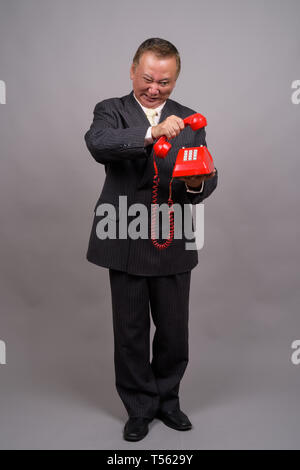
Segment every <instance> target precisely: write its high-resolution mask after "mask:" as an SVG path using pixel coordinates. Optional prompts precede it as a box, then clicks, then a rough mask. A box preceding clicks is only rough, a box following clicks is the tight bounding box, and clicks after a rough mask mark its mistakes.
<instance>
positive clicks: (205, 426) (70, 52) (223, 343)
mask: <svg viewBox="0 0 300 470" xmlns="http://www.w3.org/2000/svg"><path fill="white" fill-rule="evenodd" d="M299 15H300V2H299V0H288V1H283V0H265V1H258V0H257V1H253V0H252V1H251V2H250V1H248V0H247V1H246V0H226V1H225V0H224V1H223V0H220V1H218V0H211V1H210V2H207V1H202V0H187V1H185V2H182V1H178V0H168V1H164V2H161V1H156V0H153V1H151V2H146V1H141V0H139V1H138V0H134V1H127V2H121V1H116V0H110V1H109V2H104V1H99V0H98V1H97V0H85V1H84V0H51V2H50V1H49V0H47V1H46V0H1V2H0V80H3V81H5V83H6V87H7V90H6V93H7V94H6V104H0V142H1V173H0V175H1V176H0V178H1V182H0V183H1V184H0V191H1V193H0V200H1V244H0V250H1V318H0V340H3V341H5V343H6V348H7V357H6V362H7V364H6V365H0V380H1V387H0V391H1V398H0V427H1V428H0V446H1V448H4V449H17V448H19V449H29V448H31V449H42V448H44V449H60V448H68V449H143V448H145V449H168V448H169V449H193V448H197V449H254V448H261V449H279V448H282V449H283V448H284V449H286V448H289V449H296V448H300V446H299V432H298V430H299V419H300V410H299V402H298V400H299V399H298V397H299V385H300V380H299V375H300V366H297V365H294V364H293V363H292V361H291V355H292V352H293V350H292V348H291V344H292V342H293V341H294V340H297V339H300V320H299V313H298V312H299V269H298V266H299V249H298V243H297V242H298V239H299V217H298V212H299V211H298V204H299V193H300V191H299V136H298V132H299V117H300V104H299V105H297V104H293V102H292V99H291V96H292V93H293V90H292V88H291V85H292V82H293V81H294V80H297V79H298V80H299V79H300V70H299V52H300V32H299ZM153 36H159V37H163V38H166V39H168V40H170V41H171V42H173V43H174V44H175V45H176V46H177V48H178V49H179V51H180V53H181V56H182V72H181V75H180V77H179V79H178V82H177V85H176V88H175V90H174V92H173V94H172V95H171V98H173V99H175V100H177V101H179V102H181V103H182V104H185V105H187V106H190V107H192V108H195V109H197V110H198V111H199V112H201V113H202V114H204V115H205V116H206V117H207V120H208V127H207V143H208V148H209V150H210V152H211V153H212V155H213V158H214V161H215V164H216V167H217V168H218V170H219V186H218V188H217V190H216V191H215V192H214V193H213V195H212V196H211V197H210V198H209V199H207V200H206V202H205V243H204V248H203V249H202V250H200V251H199V265H198V266H197V267H196V268H195V269H194V270H193V272H192V285H191V304H190V305H191V313H190V362H189V365H188V368H187V371H186V374H185V376H184V379H183V381H182V384H181V393H180V396H181V405H182V409H183V411H184V412H186V413H187V414H188V415H189V417H190V419H191V421H192V422H193V425H194V429H193V430H192V431H190V432H186V433H182V432H181V433H180V432H178V431H175V430H172V429H169V428H167V427H166V426H165V425H164V424H163V423H161V422H160V421H154V422H153V423H152V424H151V425H150V433H149V434H148V436H147V437H146V438H145V439H144V440H142V441H140V442H137V443H128V442H126V441H124V440H123V439H122V428H123V425H124V423H125V420H126V419H127V413H126V411H125V409H124V407H123V404H122V402H121V400H120V399H119V396H118V395H117V392H116V390H115V386H114V369H113V332H112V320H111V298H110V290H109V282H108V271H107V270H106V269H104V268H100V267H97V266H95V265H92V264H90V263H88V262H87V261H86V259H85V255H86V249H87V244H88V238H89V233H90V229H91V223H92V217H93V208H94V205H95V202H96V200H97V198H98V195H99V192H100V191H101V188H102V184H103V181H104V168H103V166H102V165H100V164H97V163H96V162H95V161H94V160H93V158H92V157H91V155H90V154H89V152H88V150H87V148H86V146H85V143H84V138H83V137H84V133H85V132H86V131H87V129H88V128H89V126H90V124H91V120H92V112H93V109H94V106H95V104H96V103H97V102H98V101H101V100H102V99H104V98H109V97H112V96H123V95H124V94H127V93H129V92H130V91H131V89H132V88H131V81H130V78H129V68H130V64H131V60H132V57H133V55H134V53H135V50H136V48H137V47H138V45H139V44H140V43H141V42H142V41H143V40H145V39H146V38H148V37H153ZM151 334H152V335H153V327H152V333H151ZM102 376H103V377H104V379H102V380H101V377H102Z"/></svg>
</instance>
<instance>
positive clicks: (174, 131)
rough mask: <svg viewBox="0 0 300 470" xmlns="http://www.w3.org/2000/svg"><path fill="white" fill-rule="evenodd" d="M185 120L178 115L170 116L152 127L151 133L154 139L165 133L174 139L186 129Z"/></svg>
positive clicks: (168, 137)
mask: <svg viewBox="0 0 300 470" xmlns="http://www.w3.org/2000/svg"><path fill="white" fill-rule="evenodd" d="M184 127H185V126H184V122H183V119H181V118H180V117H178V116H174V115H172V116H169V117H167V119H165V120H164V121H163V122H161V123H160V124H157V126H153V127H152V128H151V134H152V138H153V139H159V137H161V136H163V135H165V136H166V137H167V139H173V138H174V137H176V136H177V135H178V134H180V132H181V131H182V130H183V129H184Z"/></svg>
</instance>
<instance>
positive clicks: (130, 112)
mask: <svg viewBox="0 0 300 470" xmlns="http://www.w3.org/2000/svg"><path fill="white" fill-rule="evenodd" d="M122 114H123V116H124V118H125V120H126V122H127V123H128V125H129V126H130V127H131V126H132V127H138V126H141V125H145V126H147V127H149V126H150V123H149V120H148V118H147V116H146V114H145V113H144V111H143V109H142V108H141V106H140V105H139V103H138V102H137V101H136V99H135V97H134V96H133V91H131V93H130V94H129V95H126V96H125V97H124V110H123V112H122ZM171 114H174V109H173V106H172V101H170V100H168V99H167V100H166V103H165V105H164V107H163V109H162V112H161V115H160V119H159V123H160V122H162V121H164V120H165V119H166V118H167V117H168V116H170V115H171ZM175 140H176V138H175V139H172V144H173V145H174V143H175ZM150 148H151V153H149V156H148V158H147V160H146V162H144V166H143V176H142V178H141V180H140V183H139V185H138V188H141V187H143V186H144V185H145V184H146V183H149V182H150V181H152V179H153V175H154V168H153V146H152V147H150ZM149 150H150V149H149ZM172 153H173V152H172V149H171V151H170V152H169V154H168V156H167V157H166V158H165V159H160V158H158V157H156V162H157V166H158V169H161V171H164V173H166V172H167V173H168V174H170V177H171V175H172V170H173V167H174V163H175V158H176V155H175V157H174V155H172ZM140 163H142V162H140Z"/></svg>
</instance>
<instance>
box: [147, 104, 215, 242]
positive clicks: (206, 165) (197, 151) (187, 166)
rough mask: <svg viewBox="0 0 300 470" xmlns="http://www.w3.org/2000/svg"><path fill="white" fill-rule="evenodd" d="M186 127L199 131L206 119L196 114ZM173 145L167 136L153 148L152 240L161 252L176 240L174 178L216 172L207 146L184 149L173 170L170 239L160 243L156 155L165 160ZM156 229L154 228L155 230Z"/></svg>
mask: <svg viewBox="0 0 300 470" xmlns="http://www.w3.org/2000/svg"><path fill="white" fill-rule="evenodd" d="M183 122H184V126H185V127H186V126H190V127H191V129H193V131H197V130H198V129H201V128H202V127H205V126H206V125H207V121H206V118H205V117H204V116H202V114H199V113H195V114H192V115H191V116H188V117H186V118H185V119H184V120H183ZM171 147H172V146H171V144H170V142H168V140H167V137H166V136H162V137H160V138H159V139H158V141H157V142H156V143H155V144H154V146H153V150H154V153H153V166H154V176H153V188H152V204H153V207H154V210H153V212H152V215H151V228H152V232H151V239H152V243H153V245H154V246H155V247H156V248H158V249H159V250H163V249H164V248H167V247H168V246H169V245H170V244H171V243H172V240H173V238H174V210H173V200H172V180H173V178H180V177H182V176H194V175H210V174H212V173H213V171H214V170H215V166H214V162H213V159H212V156H211V154H210V153H209V151H208V149H207V147H206V146H204V145H201V146H200V147H188V148H186V147H182V148H181V149H180V150H179V152H178V154H177V158H176V162H175V166H174V168H173V174H172V178H171V181H170V184H169V199H168V206H169V222H170V236H169V238H168V239H167V240H166V241H165V242H163V243H160V242H159V241H158V240H157V238H156V233H155V227H156V224H157V221H158V220H159V217H158V215H157V202H158V184H159V175H158V167H157V165H156V162H155V155H157V156H158V157H160V158H165V157H166V156H167V154H168V152H169V150H170V149H171ZM153 227H154V228H153Z"/></svg>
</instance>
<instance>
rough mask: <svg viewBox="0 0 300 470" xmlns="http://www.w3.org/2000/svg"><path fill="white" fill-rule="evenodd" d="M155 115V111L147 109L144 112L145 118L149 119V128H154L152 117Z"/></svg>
mask: <svg viewBox="0 0 300 470" xmlns="http://www.w3.org/2000/svg"><path fill="white" fill-rule="evenodd" d="M156 115H157V111H156V110H155V109H151V108H148V109H147V111H146V116H147V118H148V119H149V122H150V124H151V126H155V119H154V116H156Z"/></svg>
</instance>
